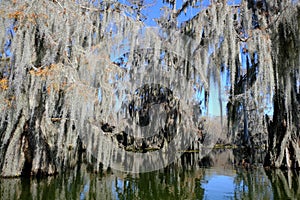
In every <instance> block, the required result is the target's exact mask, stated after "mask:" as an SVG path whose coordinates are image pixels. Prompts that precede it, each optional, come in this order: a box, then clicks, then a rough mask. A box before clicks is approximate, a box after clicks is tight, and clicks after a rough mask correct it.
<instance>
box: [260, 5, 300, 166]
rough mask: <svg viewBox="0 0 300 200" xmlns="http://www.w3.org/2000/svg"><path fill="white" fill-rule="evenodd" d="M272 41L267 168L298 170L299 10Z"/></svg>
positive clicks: (282, 24)
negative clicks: (272, 83) (272, 86)
mask: <svg viewBox="0 0 300 200" xmlns="http://www.w3.org/2000/svg"><path fill="white" fill-rule="evenodd" d="M277 32H278V35H277V36H274V41H273V51H274V53H273V55H274V56H273V62H274V65H273V66H274V73H275V74H274V77H275V95H274V115H273V120H272V121H270V122H269V128H268V130H269V149H268V150H269V151H268V155H267V157H266V160H265V165H266V166H272V167H277V168H278V167H286V168H299V167H300V146H299V144H300V143H299V142H300V140H299V139H300V138H299V136H300V135H299V131H300V129H299V128H300V126H299V119H300V118H299V117H300V115H299V105H300V104H299V103H300V99H299V95H300V93H299V60H300V51H299V49H300V48H299V44H300V38H299V35H300V9H299V8H298V9H297V12H296V13H295V14H294V15H293V16H292V17H291V19H286V20H283V22H281V23H279V25H278V30H277Z"/></svg>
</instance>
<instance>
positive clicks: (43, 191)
mask: <svg viewBox="0 0 300 200" xmlns="http://www.w3.org/2000/svg"><path fill="white" fill-rule="evenodd" d="M234 162H236V161H235V159H234V157H233V153H232V151H231V150H226V151H222V152H220V151H219V152H215V153H212V154H211V155H210V156H208V157H206V158H204V159H202V160H200V159H197V156H195V155H194V154H188V155H186V156H185V157H184V158H183V159H182V160H181V161H178V162H177V163H173V164H172V165H170V166H169V167H167V168H165V169H161V170H158V171H154V172H149V173H143V174H129V173H122V172H118V171H112V172H109V173H106V174H93V173H89V172H87V170H86V166H85V165H81V166H78V167H77V168H76V169H75V170H73V171H71V172H68V173H64V174H62V175H57V176H55V177H47V178H43V179H36V178H31V179H29V178H23V179H21V178H10V179H0V198H1V199H143V200H144V199H175V200H181V199H209V200H210V199H297V198H298V199H300V184H299V183H300V176H299V173H298V172H292V171H281V170H268V171H266V170H264V169H263V168H261V167H256V168H253V169H244V168H240V167H236V166H235V165H234V164H233V163H234Z"/></svg>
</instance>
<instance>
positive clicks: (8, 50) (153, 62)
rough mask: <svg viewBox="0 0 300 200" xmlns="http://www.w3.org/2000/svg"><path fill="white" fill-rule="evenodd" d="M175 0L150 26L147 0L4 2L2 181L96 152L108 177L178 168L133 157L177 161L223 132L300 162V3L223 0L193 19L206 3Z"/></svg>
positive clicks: (291, 163)
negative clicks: (114, 171) (111, 171)
mask: <svg viewBox="0 0 300 200" xmlns="http://www.w3.org/2000/svg"><path fill="white" fill-rule="evenodd" d="M176 2H177V1H165V2H164V6H165V7H163V8H161V16H160V18H158V19H156V22H157V26H156V27H148V26H147V23H146V22H145V18H146V17H147V16H145V15H144V10H146V9H148V8H149V7H150V5H147V4H146V3H145V2H144V1H140V3H137V2H136V1H126V2H125V1H124V2H122V1H108V0H104V1H83V0H79V1H76V2H74V1H71V0H70V1H68V0H66V1H58V0H57V1H48V0H34V1H29V0H22V1H19V0H14V1H7V0H2V1H1V6H0V16H1V20H0V26H1V31H0V55H1V60H0V78H1V79H0V109H1V113H2V115H1V116H0V157H1V160H0V173H1V176H20V175H43V174H45V175H50V174H55V173H59V172H61V171H63V170H65V169H67V168H72V167H74V166H75V165H76V164H77V163H78V162H80V161H81V157H82V154H83V153H84V154H85V155H86V157H85V158H86V161H87V162H88V163H89V164H91V166H93V167H94V170H95V171H99V170H100V169H101V168H102V167H103V164H104V166H105V167H116V168H119V169H120V168H121V169H123V170H125V171H126V170H128V171H135V172H139V171H147V170H150V168H151V169H154V168H159V167H162V166H165V164H166V163H159V162H156V160H155V158H154V157H155V156H154V157H149V158H148V160H147V159H146V160H145V159H144V158H140V159H141V160H142V161H141V162H144V163H146V165H147V166H151V167H150V168H149V169H144V168H143V167H141V166H139V167H141V168H136V167H137V166H132V163H133V162H136V160H135V159H134V157H132V154H130V152H140V153H141V155H144V154H143V153H147V152H151V151H157V152H159V153H157V156H158V157H161V156H162V157H163V160H166V161H167V162H169V161H170V162H171V161H172V160H174V159H175V157H176V156H175V157H174V155H170V154H168V152H169V151H170V152H172V151H173V150H174V151H181V150H183V149H184V148H185V149H200V148H201V146H203V145H206V146H209V147H212V146H213V145H214V144H215V143H216V142H217V141H221V140H223V141H225V139H224V138H230V140H228V139H227V141H226V142H232V143H234V144H237V145H240V146H243V147H247V148H249V149H254V148H255V147H257V146H260V147H262V148H264V149H265V150H266V151H268V156H267V157H266V159H265V165H268V166H273V167H284V166H285V167H299V166H300V157H299V156H300V152H299V151H300V146H299V144H300V143H299V125H298V121H299V119H298V118H299V114H298V113H299V111H298V107H299V101H300V100H299V80H300V79H299V66H300V65H299V61H300V57H299V55H300V52H299V44H300V41H299V35H300V34H299V33H300V29H299V25H300V14H299V13H300V9H299V1H292V0H285V1H277V0H276V1H267V0H262V1H258V0H242V1H240V2H239V3H237V4H232V3H230V2H229V1H228V2H226V1H210V3H209V5H208V6H207V7H201V8H200V9H198V10H199V11H198V13H197V14H196V15H194V16H193V17H192V18H190V19H189V20H187V21H181V20H180V16H182V15H185V12H186V9H188V8H199V5H201V3H203V1H201V0H198V1H197V0H194V1H186V2H185V3H183V4H182V5H181V4H178V3H177V4H176ZM216 94H217V95H216ZM211 99H217V102H218V105H213V107H217V110H218V111H219V114H218V115H219V116H217V117H216V116H213V115H214V113H213V111H212V109H211V106H210V105H211ZM214 102H215V101H214ZM153 108H155V109H153ZM223 108H224V109H223ZM225 108H226V111H225ZM153 110H154V111H153ZM213 117H214V118H213ZM154 119H156V121H154ZM210 119H212V120H210ZM216 119H218V120H216ZM219 119H220V120H219ZM153 121H154V122H153ZM216 121H218V123H215V122H216ZM214 123H215V124H214ZM145 127H146V128H145ZM222 130H223V131H222ZM224 130H226V131H225V132H224ZM147 131H148V132H147ZM144 136H146V137H144ZM227 136H228V137H227ZM220 138H223V139H220ZM174 140H176V141H180V142H178V143H176V142H175V143H172V141H174ZM124 152H125V153H124ZM163 152H165V153H163ZM202 153H204V152H202ZM100 163H101V164H100ZM116 163H121V165H122V166H114V165H116Z"/></svg>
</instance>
